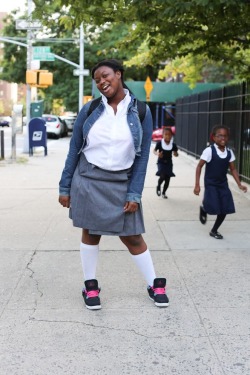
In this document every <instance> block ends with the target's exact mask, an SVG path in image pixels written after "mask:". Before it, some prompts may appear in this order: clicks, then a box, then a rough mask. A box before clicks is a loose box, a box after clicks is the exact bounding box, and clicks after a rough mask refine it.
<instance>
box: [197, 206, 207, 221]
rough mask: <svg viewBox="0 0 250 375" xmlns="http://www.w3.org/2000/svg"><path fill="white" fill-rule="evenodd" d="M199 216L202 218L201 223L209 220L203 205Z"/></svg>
mask: <svg viewBox="0 0 250 375" xmlns="http://www.w3.org/2000/svg"><path fill="white" fill-rule="evenodd" d="M199 218H200V222H201V224H206V222H207V213H206V211H205V210H204V208H203V206H200V215H199Z"/></svg>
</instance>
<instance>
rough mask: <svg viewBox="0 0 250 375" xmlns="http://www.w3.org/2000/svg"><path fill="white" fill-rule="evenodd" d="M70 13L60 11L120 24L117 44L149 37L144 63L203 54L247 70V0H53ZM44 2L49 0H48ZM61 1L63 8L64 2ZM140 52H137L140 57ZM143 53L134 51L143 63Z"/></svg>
mask: <svg viewBox="0 0 250 375" xmlns="http://www.w3.org/2000/svg"><path fill="white" fill-rule="evenodd" d="M56 1H58V2H60V4H61V6H62V9H66V8H67V9H68V10H69V14H68V15H65V14H64V15H63V16H62V17H61V22H64V23H65V24H66V25H67V27H76V26H79V25H80V24H81V22H84V24H91V25H94V26H101V25H106V24H110V23H112V24H113V25H114V24H116V25H119V26H120V33H122V29H123V27H124V25H126V27H127V28H128V30H129V32H128V33H127V34H126V35H125V36H124V38H123V40H122V42H120V48H123V49H125V50H127V49H129V50H130V51H133V55H134V56H136V55H137V51H138V47H139V46H140V45H141V44H142V43H144V42H145V41H147V46H148V53H147V56H146V63H147V65H151V66H155V65H157V64H160V63H161V62H165V61H167V60H169V59H175V58H176V57H181V56H188V55H190V54H192V55H194V56H201V55H203V56H205V57H206V58H207V59H210V61H218V62H220V63H221V62H226V63H227V64H228V65H229V66H230V67H231V68H232V69H233V68H234V67H236V66H237V65H239V62H240V63H241V64H240V66H239V74H240V73H241V72H242V75H244V76H245V75H249V74H250V67H249V59H248V57H246V55H248V51H249V48H250V35H249V31H250V23H249V18H250V5H249V1H248V0H190V1H188V0H182V1H176V0H150V1H149V0H145V1H143V2H142V1H141V0H115V1H114V0H104V1H103V0H56ZM34 2H35V3H36V5H37V11H38V14H40V15H42V14H46V8H44V1H43V0H34ZM47 3H48V2H47ZM63 7H65V8H63ZM140 57H141V58H140ZM144 57H145V56H144V55H142V56H138V58H137V64H140V65H142V63H143V61H145V60H143V59H144Z"/></svg>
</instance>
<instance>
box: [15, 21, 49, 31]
mask: <svg viewBox="0 0 250 375" xmlns="http://www.w3.org/2000/svg"><path fill="white" fill-rule="evenodd" d="M42 27H43V25H42V23H41V22H40V21H39V20H26V19H19V20H16V29H17V30H32V29H33V30H35V29H42Z"/></svg>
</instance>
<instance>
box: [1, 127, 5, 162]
mask: <svg viewBox="0 0 250 375" xmlns="http://www.w3.org/2000/svg"><path fill="white" fill-rule="evenodd" d="M1 159H4V131H3V130H1Z"/></svg>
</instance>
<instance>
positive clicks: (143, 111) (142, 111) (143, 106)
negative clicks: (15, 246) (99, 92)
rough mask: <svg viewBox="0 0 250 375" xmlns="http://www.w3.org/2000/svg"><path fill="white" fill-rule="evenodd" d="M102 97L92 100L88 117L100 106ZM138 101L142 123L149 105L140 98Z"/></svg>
mask: <svg viewBox="0 0 250 375" xmlns="http://www.w3.org/2000/svg"><path fill="white" fill-rule="evenodd" d="M101 100H102V98H101V97H99V98H96V99H94V100H92V102H91V104H90V106H89V109H88V113H87V117H89V116H90V114H91V113H92V112H93V111H94V110H95V109H96V108H97V107H98V105H99V104H100V102H101ZM136 103H137V109H138V113H139V118H140V121H141V123H142V122H143V120H144V118H145V115H146V110H147V106H146V104H145V103H144V102H141V101H140V100H138V99H137V100H136Z"/></svg>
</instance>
